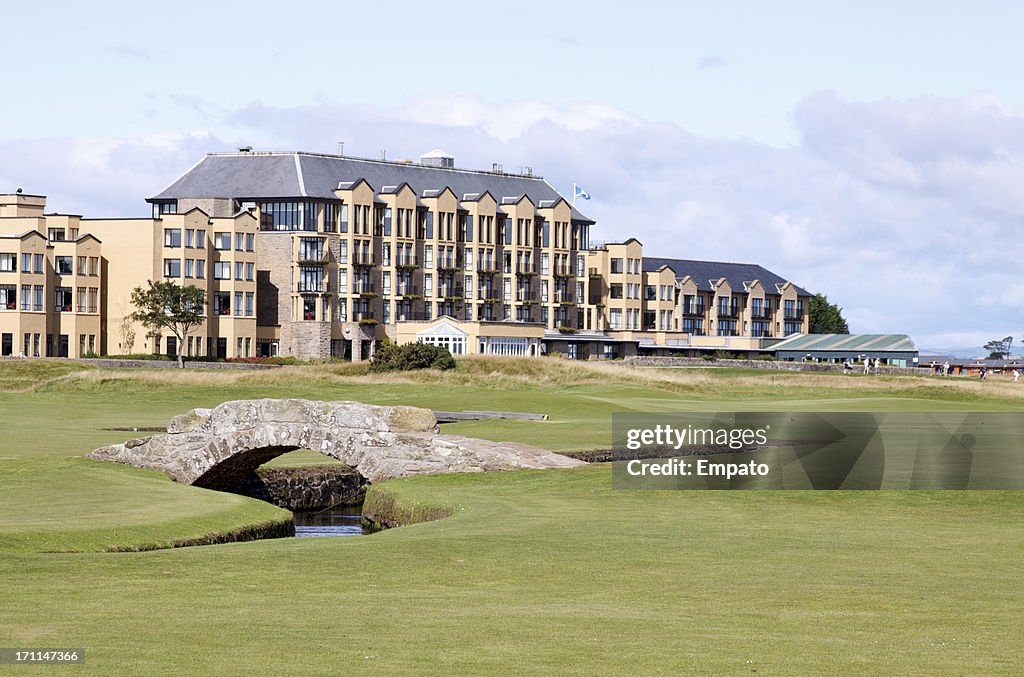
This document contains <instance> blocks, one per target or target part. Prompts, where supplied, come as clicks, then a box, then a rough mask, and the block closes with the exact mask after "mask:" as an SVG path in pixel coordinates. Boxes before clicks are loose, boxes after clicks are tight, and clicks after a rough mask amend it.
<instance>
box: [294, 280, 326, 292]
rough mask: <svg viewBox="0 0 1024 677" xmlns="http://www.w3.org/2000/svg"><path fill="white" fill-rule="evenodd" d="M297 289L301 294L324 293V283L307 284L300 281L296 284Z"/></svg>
mask: <svg viewBox="0 0 1024 677" xmlns="http://www.w3.org/2000/svg"><path fill="white" fill-rule="evenodd" d="M296 291H297V292H298V293H299V294H322V293H323V291H324V286H323V285H322V284H307V283H303V282H299V283H298V284H297V285H296Z"/></svg>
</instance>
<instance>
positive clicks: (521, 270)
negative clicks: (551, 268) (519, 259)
mask: <svg viewBox="0 0 1024 677" xmlns="http://www.w3.org/2000/svg"><path fill="white" fill-rule="evenodd" d="M536 274H537V268H536V267H534V266H532V265H525V264H522V263H521V264H519V265H518V266H516V275H519V276H520V277H529V276H530V275H536Z"/></svg>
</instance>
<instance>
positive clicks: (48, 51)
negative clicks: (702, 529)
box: [0, 0, 1024, 353]
mask: <svg viewBox="0 0 1024 677" xmlns="http://www.w3.org/2000/svg"><path fill="white" fill-rule="evenodd" d="M381 7H386V10H385V9H380V8H381ZM1021 25H1024V5H1020V4H1016V3H1003V2H973V3H971V4H970V8H969V9H968V7H967V5H966V4H964V3H962V2H960V3H946V2H935V1H932V2H927V3H925V2H900V3H892V2H859V3H838V2H835V3H831V2H785V1H779V2H773V3H759V2H752V1H751V2H728V1H725V2H715V3H710V2H700V3H698V2H681V3H675V4H670V3H665V2H646V1H645V0H636V1H634V2H631V3H621V2H616V3H611V2H600V1H591V2H585V3H584V2H565V3H552V2H534V1H533V0H523V1H520V2H516V3H513V4H505V5H500V6H498V5H488V4H486V3H484V4H481V3H469V2H435V3H422V2H405V1H403V0H392V2H389V3H386V4H385V5H377V4H375V3H350V2H332V3H323V4H317V3H301V4H299V3H296V4H294V5H292V6H288V5H282V4H281V3H278V2H275V3H261V2H246V3H241V2H225V3H210V2H203V3H197V2H188V1H185V2H178V3H175V4H174V5H173V7H168V6H165V5H153V4H152V3H148V4H147V3H117V2H112V3H90V4H88V5H87V6H86V5H81V4H79V3H74V4H72V3H68V4H67V6H66V7H63V8H55V7H54V5H53V4H47V5H44V4H43V3H36V4H30V3H23V4H22V6H20V7H19V9H18V11H17V12H5V18H4V23H3V26H2V27H0V31H2V34H3V39H2V40H0V62H2V63H4V64H5V65H6V66H7V69H6V72H5V76H6V77H5V83H4V87H3V89H2V91H3V94H2V95H0V103H2V105H0V192H10V191H13V190H14V189H16V188H19V187H21V188H23V189H24V190H25V191H26V192H29V193H37V194H46V195H48V196H49V207H50V208H51V209H52V210H55V211H61V212H72V213H82V214H85V215H87V216H143V215H148V213H149V209H148V205H146V204H145V203H144V201H143V200H144V198H146V197H148V196H150V195H154V194H156V193H158V192H159V191H160V190H161V189H163V188H164V187H166V186H167V185H168V184H170V183H171V182H172V181H173V180H174V179H175V178H177V177H178V176H179V175H181V174H182V173H184V172H185V171H186V170H187V169H188V168H189V167H190V166H192V165H193V164H194V163H195V162H196V161H198V160H199V159H200V158H201V157H202V155H203V154H204V153H207V152H211V151H223V150H232V149H234V148H236V147H237V146H239V145H252V146H254V147H255V148H256V149H261V150H296V149H297V150H308V151H316V152H335V151H336V150H337V148H338V146H337V143H338V142H339V141H344V142H345V152H346V154H349V155H358V156H363V157H380V155H381V152H382V151H386V153H387V157H388V158H389V159H397V158H417V157H418V156H419V155H420V154H421V153H423V152H425V151H428V150H431V149H433V148H442V149H444V150H446V151H448V152H450V153H452V154H454V155H455V156H456V162H457V164H458V165H459V166H462V167H467V168H490V166H491V164H492V163H494V162H500V163H502V164H503V165H504V167H505V168H506V170H510V169H511V170H516V169H518V168H519V167H521V166H530V167H532V168H533V170H534V172H535V173H537V174H541V175H543V176H544V177H545V178H546V179H547V180H548V181H549V182H550V183H551V184H552V185H554V186H555V187H556V188H558V189H560V190H561V191H562V192H563V194H568V195H571V190H572V184H573V182H577V183H579V184H580V185H582V186H583V187H584V188H586V190H587V191H589V192H590V194H591V195H592V197H593V199H592V200H591V201H590V202H585V203H582V204H581V205H580V206H581V208H582V209H583V211H584V212H585V213H587V214H588V215H589V216H590V217H591V218H594V219H596V220H597V222H598V226H597V227H596V230H595V232H594V234H593V238H594V239H598V240H600V239H616V238H619V239H621V238H624V237H626V236H630V235H632V236H636V237H637V238H639V239H640V240H641V241H642V242H643V243H644V245H645V252H647V253H648V254H650V255H657V256H674V257H679V258H701V259H711V260H728V261H743V262H757V263H761V264H762V265H764V266H765V267H767V268H770V269H772V270H774V271H776V272H777V273H779V274H781V275H783V276H785V277H787V278H790V279H792V280H794V281H795V282H797V283H798V284H800V285H802V286H804V287H807V288H809V289H811V290H812V291H818V292H822V293H825V294H827V295H828V296H829V298H830V299H831V300H833V301H835V302H837V303H838V304H839V305H841V306H842V307H843V308H844V313H845V315H846V316H847V318H848V319H849V321H850V326H851V330H853V331H855V332H863V333H875V332H899V333H902V332H905V333H910V334H911V335H913V336H914V338H915V339H916V340H917V342H918V345H919V347H921V348H922V349H960V350H966V352H967V353H971V352H974V351H975V350H978V349H980V348H978V347H980V345H981V344H982V343H984V342H986V341H987V340H989V339H992V338H1001V337H1003V336H1008V335H1012V336H1014V337H1016V344H1017V345H1020V343H1021V341H1022V338H1021V337H1022V336H1024V313H1022V312H1021V311H1022V310H1024V276H1022V275H1021V265H1020V261H1021V259H1022V257H1024V251H1022V250H1021V248H1020V247H1019V246H1018V241H1019V240H1018V238H1019V235H1018V233H1020V232H1021V227H1020V226H1021V224H1022V222H1024V190H1022V188H1021V187H1022V186H1024V78H1021V77H1020V76H1019V65H1020V64H1021V63H1022V61H1024V60H1022V58H1021V57H1022V56H1024V46H1021V41H1020V36H1019V27H1020V26H1021ZM972 348H973V349H975V350H972Z"/></svg>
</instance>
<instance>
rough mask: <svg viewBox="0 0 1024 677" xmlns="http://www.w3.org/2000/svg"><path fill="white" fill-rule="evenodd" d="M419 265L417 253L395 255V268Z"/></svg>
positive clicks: (416, 266) (417, 266)
mask: <svg viewBox="0 0 1024 677" xmlns="http://www.w3.org/2000/svg"><path fill="white" fill-rule="evenodd" d="M419 266H420V264H419V259H418V258H417V257H416V256H415V255H411V256H396V257H395V268H419Z"/></svg>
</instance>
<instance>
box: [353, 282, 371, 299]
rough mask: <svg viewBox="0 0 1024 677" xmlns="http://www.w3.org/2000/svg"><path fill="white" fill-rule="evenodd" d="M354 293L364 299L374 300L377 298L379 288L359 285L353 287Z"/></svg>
mask: <svg viewBox="0 0 1024 677" xmlns="http://www.w3.org/2000/svg"><path fill="white" fill-rule="evenodd" d="M352 293H353V294H358V295H359V296H361V297H362V298H374V297H375V296H377V288H376V286H375V285H373V284H357V285H353V287H352Z"/></svg>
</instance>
